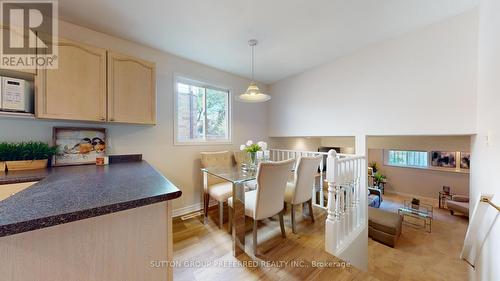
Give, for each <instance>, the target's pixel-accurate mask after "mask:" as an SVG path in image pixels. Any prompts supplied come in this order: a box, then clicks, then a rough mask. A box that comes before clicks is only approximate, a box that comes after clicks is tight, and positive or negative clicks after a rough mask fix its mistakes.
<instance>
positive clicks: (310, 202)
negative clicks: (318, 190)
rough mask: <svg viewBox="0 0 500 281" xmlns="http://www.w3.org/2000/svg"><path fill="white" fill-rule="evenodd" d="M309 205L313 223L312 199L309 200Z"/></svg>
mask: <svg viewBox="0 0 500 281" xmlns="http://www.w3.org/2000/svg"><path fill="white" fill-rule="evenodd" d="M307 205H309V216H311V221H312V222H314V213H313V203H312V199H309V201H307Z"/></svg>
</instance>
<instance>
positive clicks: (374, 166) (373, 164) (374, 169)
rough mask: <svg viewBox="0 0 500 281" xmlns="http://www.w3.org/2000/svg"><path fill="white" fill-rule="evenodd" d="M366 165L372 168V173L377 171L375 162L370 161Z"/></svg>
mask: <svg viewBox="0 0 500 281" xmlns="http://www.w3.org/2000/svg"><path fill="white" fill-rule="evenodd" d="M368 166H369V167H370V168H372V171H373V173H374V174H375V173H376V172H377V162H375V161H372V162H370V164H369V165H368Z"/></svg>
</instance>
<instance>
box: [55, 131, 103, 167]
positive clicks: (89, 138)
mask: <svg viewBox="0 0 500 281" xmlns="http://www.w3.org/2000/svg"><path fill="white" fill-rule="evenodd" d="M53 142H54V144H55V145H57V146H58V148H59V149H58V152H57V154H56V155H55V157H54V165H55V166H67V165H84V164H95V160H96V157H97V156H98V155H104V154H105V153H106V129H105V128H83V127H82V128H80V127H54V130H53Z"/></svg>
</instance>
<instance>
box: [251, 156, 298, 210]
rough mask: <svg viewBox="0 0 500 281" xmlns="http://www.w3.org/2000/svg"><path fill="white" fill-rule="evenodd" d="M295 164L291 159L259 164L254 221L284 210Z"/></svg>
mask: <svg viewBox="0 0 500 281" xmlns="http://www.w3.org/2000/svg"><path fill="white" fill-rule="evenodd" d="M294 162H295V159H289V160H285V161H279V162H264V163H260V164H259V167H258V170H257V191H256V192H257V194H256V198H255V206H254V210H255V212H254V219H256V220H261V219H265V218H268V217H271V216H274V215H276V214H277V213H279V212H280V211H281V210H283V202H284V200H285V189H286V183H287V181H288V177H289V175H290V173H291V171H292V169H293V164H294Z"/></svg>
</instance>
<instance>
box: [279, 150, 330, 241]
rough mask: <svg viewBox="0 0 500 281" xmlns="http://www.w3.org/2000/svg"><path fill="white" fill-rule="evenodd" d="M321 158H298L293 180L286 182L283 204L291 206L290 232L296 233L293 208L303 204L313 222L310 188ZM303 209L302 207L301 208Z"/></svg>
mask: <svg viewBox="0 0 500 281" xmlns="http://www.w3.org/2000/svg"><path fill="white" fill-rule="evenodd" d="M320 163H321V156H318V157H299V159H298V160H297V165H296V168H295V173H294V179H293V181H292V182H288V183H287V185H286V190H285V204H290V205H291V219H292V232H293V233H297V231H296V225H295V208H296V207H297V206H299V205H300V204H302V206H304V203H307V205H308V206H309V216H310V217H311V220H312V221H313V222H314V214H313V209H312V199H311V198H312V188H313V184H314V178H315V174H316V173H317V172H318V167H319V164H320ZM303 208H304V207H303Z"/></svg>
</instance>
